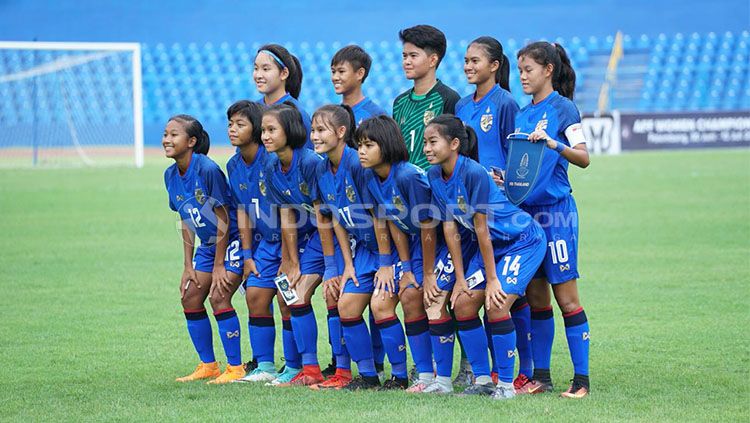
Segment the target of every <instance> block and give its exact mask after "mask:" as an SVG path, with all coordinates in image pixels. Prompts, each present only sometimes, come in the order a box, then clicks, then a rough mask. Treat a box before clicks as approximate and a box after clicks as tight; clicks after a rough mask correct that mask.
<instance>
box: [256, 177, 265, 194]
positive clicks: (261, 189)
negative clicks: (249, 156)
mask: <svg viewBox="0 0 750 423" xmlns="http://www.w3.org/2000/svg"><path fill="white" fill-rule="evenodd" d="M258 188H260V193H261V195H263V196H264V197H265V196H266V182H265V181H264V180H262V179H261V180H260V181H258Z"/></svg>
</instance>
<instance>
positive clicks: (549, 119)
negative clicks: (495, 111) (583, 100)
mask: <svg viewBox="0 0 750 423" xmlns="http://www.w3.org/2000/svg"><path fill="white" fill-rule="evenodd" d="M580 122H581V115H580V113H578V108H576V106H575V104H573V102H572V101H570V100H569V99H568V98H566V97H563V96H561V95H560V94H558V93H557V91H553V92H552V94H550V95H548V96H547V98H545V99H544V100H542V101H540V102H539V103H537V104H529V105H528V106H526V107H524V108H523V109H521V111H520V112H519V113H518V115H517V116H516V132H524V133H527V134H530V133H532V132H534V130H535V129H544V130H545V131H546V132H547V135H549V136H550V137H551V138H552V139H554V140H555V141H558V142H562V143H564V144H565V145H567V146H570V142H569V141H568V137H567V136H565V130H566V129H568V127H569V126H571V125H574V124H576V123H580ZM570 192H571V188H570V181H569V180H568V161H567V160H566V159H565V158H564V157H563V156H562V155H561V154H560V153H558V152H556V151H554V150H551V149H549V148H547V149H546V150H545V151H544V156H543V157H542V167H541V169H539V176H538V177H537V181H536V185H535V186H534V189H533V190H532V191H531V193H530V194H529V195H528V197H526V200H524V202H523V205H524V206H542V205H550V204H554V203H557V202H558V201H560V200H561V199H563V198H565V197H566V196H568V195H570Z"/></svg>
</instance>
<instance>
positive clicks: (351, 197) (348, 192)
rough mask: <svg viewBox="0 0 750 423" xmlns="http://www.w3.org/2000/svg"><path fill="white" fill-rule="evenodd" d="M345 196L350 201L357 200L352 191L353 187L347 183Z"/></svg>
mask: <svg viewBox="0 0 750 423" xmlns="http://www.w3.org/2000/svg"><path fill="white" fill-rule="evenodd" d="M346 198H348V199H349V201H350V202H352V203H355V202H356V201H357V194H356V193H355V192H354V187H353V186H351V185H348V184H347V185H346Z"/></svg>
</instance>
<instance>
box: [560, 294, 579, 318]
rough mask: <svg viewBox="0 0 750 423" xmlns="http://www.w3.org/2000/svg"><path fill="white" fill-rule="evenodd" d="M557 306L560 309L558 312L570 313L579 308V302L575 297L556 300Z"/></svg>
mask: <svg viewBox="0 0 750 423" xmlns="http://www.w3.org/2000/svg"><path fill="white" fill-rule="evenodd" d="M557 305H558V306H559V307H560V311H562V312H563V314H565V313H572V312H574V311H576V310H578V309H579V308H580V307H581V303H580V301H578V298H577V297H573V298H558V299H557Z"/></svg>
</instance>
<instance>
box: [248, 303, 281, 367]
mask: <svg viewBox="0 0 750 423" xmlns="http://www.w3.org/2000/svg"><path fill="white" fill-rule="evenodd" d="M247 330H248V332H249V333H250V348H252V350H253V357H255V359H256V360H258V363H269V362H270V363H273V361H274V357H273V350H274V344H275V342H276V327H275V326H274V321H273V316H260V315H258V316H253V315H252V314H251V315H250V317H249V318H248V321H247Z"/></svg>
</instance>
